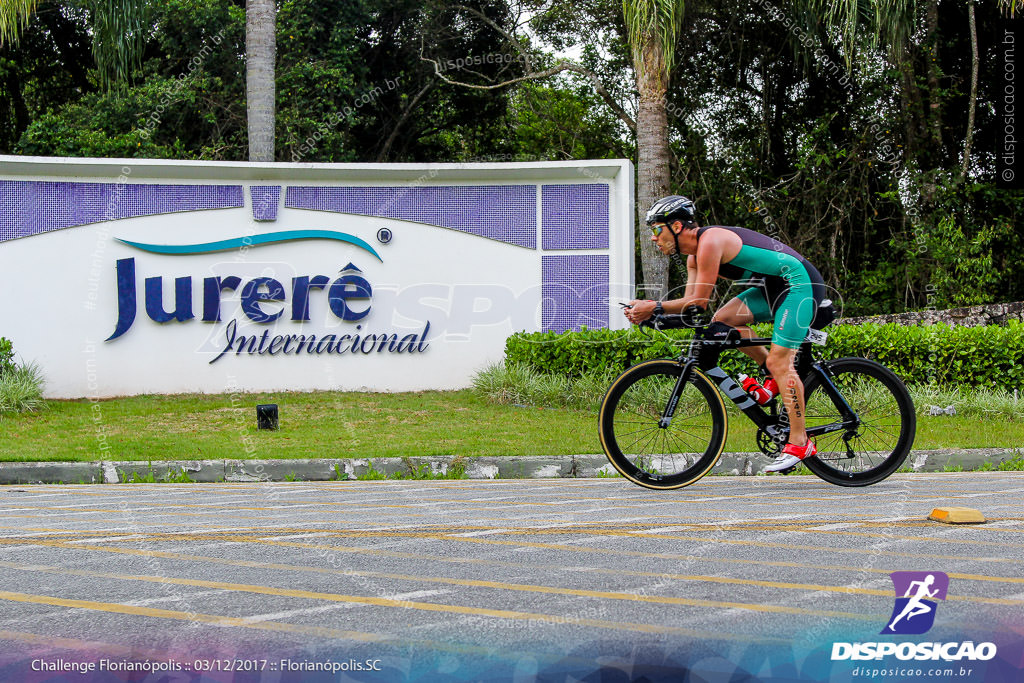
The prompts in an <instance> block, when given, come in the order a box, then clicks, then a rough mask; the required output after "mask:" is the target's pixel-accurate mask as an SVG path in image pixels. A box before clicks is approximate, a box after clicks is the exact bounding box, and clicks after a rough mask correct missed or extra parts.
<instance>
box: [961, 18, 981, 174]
mask: <svg viewBox="0 0 1024 683" xmlns="http://www.w3.org/2000/svg"><path fill="white" fill-rule="evenodd" d="M967 19H968V22H969V25H970V29H971V99H970V100H969V101H968V102H969V104H968V106H969V107H970V109H968V113H967V137H966V138H965V139H964V163H963V166H962V167H961V168H960V180H961V182H962V181H964V180H966V178H967V168H968V166H970V163H971V139H972V138H973V137H974V110H975V109H977V108H978V30H977V27H976V26H975V23H974V0H967Z"/></svg>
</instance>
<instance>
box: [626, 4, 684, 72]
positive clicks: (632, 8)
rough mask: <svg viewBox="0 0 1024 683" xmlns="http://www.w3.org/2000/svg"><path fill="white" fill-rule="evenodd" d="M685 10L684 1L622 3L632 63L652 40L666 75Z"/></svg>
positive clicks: (671, 63)
mask: <svg viewBox="0 0 1024 683" xmlns="http://www.w3.org/2000/svg"><path fill="white" fill-rule="evenodd" d="M685 7H686V2H685V0H622V14H623V16H624V18H625V20H626V31H627V39H628V40H629V44H630V47H631V48H632V50H633V57H634V60H638V59H639V58H640V52H641V51H642V50H643V48H644V46H646V45H648V44H649V43H651V42H652V41H653V42H655V43H657V44H658V45H659V46H660V47H661V52H662V54H663V55H664V57H663V59H664V63H663V65H662V68H664V69H665V71H666V72H669V71H671V70H672V66H673V62H672V60H673V57H674V55H675V44H676V42H677V41H678V40H679V33H680V31H681V30H682V22H683V10H684V9H685Z"/></svg>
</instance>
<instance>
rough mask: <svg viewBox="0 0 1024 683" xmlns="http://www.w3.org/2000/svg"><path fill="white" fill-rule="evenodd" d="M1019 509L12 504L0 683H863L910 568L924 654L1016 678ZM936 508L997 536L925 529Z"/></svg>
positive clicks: (365, 497) (767, 495)
mask: <svg viewBox="0 0 1024 683" xmlns="http://www.w3.org/2000/svg"><path fill="white" fill-rule="evenodd" d="M1022 494H1024V473H1016V472H1006V473H964V474H920V473H918V474H913V475H896V476H893V477H892V478H890V479H889V480H887V481H885V482H882V483H880V484H877V485H875V486H871V487H868V488H864V489H844V488H839V487H835V486H831V485H829V484H826V483H824V482H821V481H820V480H818V479H816V478H814V477H794V476H790V477H771V478H767V477H707V478H705V479H704V480H703V481H702V482H700V483H699V484H697V485H694V486H691V487H689V488H686V489H682V490H679V491H672V492H654V491H647V490H645V489H641V488H638V487H635V486H633V485H631V484H628V483H626V482H624V481H623V480H621V479H590V480H564V479H562V480H520V481H515V480H508V481H502V480H498V481H489V482H488V481H418V482H415V481H408V482H374V481H359V482H324V483H273V484H263V485H253V484H206V485H199V484H189V485H166V484H165V485H160V484H155V485H154V484H148V485H147V484H122V485H107V486H20V487H4V488H0V577H2V582H0V679H5V680H14V679H15V677H17V676H20V675H21V674H22V673H23V672H24V671H25V670H26V669H29V670H31V669H33V668H39V667H43V666H51V665H52V666H64V667H65V668H67V667H70V666H72V664H73V663H76V662H77V664H74V665H75V666H85V665H86V663H88V662H93V664H94V665H95V664H96V663H97V662H99V661H100V660H101V659H103V660H108V664H107V665H105V666H108V667H109V666H122V667H124V666H128V665H129V664H125V663H126V662H128V663H132V662H134V664H130V665H131V666H149V667H154V666H156V667H159V666H166V667H180V668H181V671H180V672H179V673H178V675H179V676H180V680H193V679H197V678H198V674H195V673H194V671H193V670H194V669H198V668H204V667H205V668H211V669H214V672H213V673H211V674H209V675H208V676H207V679H208V680H236V681H237V680H266V681H278V680H312V679H315V678H317V676H315V675H312V674H310V672H309V669H311V668H317V667H320V668H324V667H327V668H330V667H333V668H334V672H333V674H332V676H331V677H330V680H365V679H377V680H398V679H407V680H418V679H423V680H440V679H448V680H477V679H482V678H490V679H494V680H498V679H503V678H514V679H517V680H532V679H533V678H534V677H535V676H536V675H537V674H538V673H539V674H541V677H542V678H547V679H548V680H565V679H566V677H569V678H573V677H575V679H579V678H583V677H584V675H586V674H587V672H588V671H589V672H594V671H597V670H598V669H599V668H602V669H603V670H604V671H605V673H606V674H607V672H608V671H612V670H614V671H615V672H617V673H616V675H617V676H618V678H617V679H616V678H615V677H612V678H609V677H608V676H607V675H604V677H603V679H602V680H630V679H636V678H637V677H638V676H639V675H640V674H641V673H643V674H644V675H648V677H649V678H651V679H657V678H659V676H660V677H662V678H666V679H671V678H673V677H678V674H679V672H680V671H682V669H683V668H690V669H691V670H693V671H697V670H700V671H711V672H719V673H721V674H722V675H725V674H728V673H729V672H733V671H736V670H738V669H743V670H746V671H749V672H752V673H754V674H755V675H760V676H762V677H765V678H767V677H769V676H770V675H776V676H783V677H785V676H787V675H788V676H793V677H799V678H801V679H805V680H811V679H814V678H815V677H818V676H820V677H821V680H825V679H828V678H832V679H833V680H844V679H845V680H850V679H851V677H850V674H849V670H850V669H851V668H852V665H851V664H850V663H849V662H841V663H836V662H830V661H828V659H829V651H830V649H831V646H832V643H833V642H835V641H840V640H841V641H858V640H859V641H864V640H879V639H880V638H879V636H878V633H879V631H880V630H881V629H882V627H884V626H885V624H886V623H887V618H888V617H889V616H890V613H891V612H892V609H893V602H894V589H893V584H892V582H891V580H890V577H889V574H890V572H893V571H897V570H921V571H923V570H928V571H939V572H945V573H947V574H948V575H949V577H950V584H949V596H948V597H947V599H946V600H945V602H944V603H941V604H939V605H938V609H937V611H936V618H935V626H934V627H933V629H932V630H931V632H930V633H929V634H928V636H927V638H929V639H935V640H941V639H949V638H953V639H960V640H963V639H966V638H972V639H974V640H979V639H990V640H993V642H998V643H999V647H1000V659H1005V660H1007V661H1008V662H1009V664H1010V665H1012V666H1020V662H1019V659H1020V657H1021V652H1020V644H1021V643H1022V642H1024V637H1022V627H1021V624H1022V623H1024V578H1022V577H1024V535H1022V532H1024V513H1022V510H1021V505H1022V500H1024V496H1022ZM940 505H958V506H969V507H973V508H977V509H979V510H981V511H982V512H983V513H984V514H985V516H986V517H987V518H988V519H989V521H988V523H986V524H984V525H975V526H952V525H945V524H939V523H936V522H929V521H927V520H926V519H925V518H926V516H927V515H928V513H929V512H930V511H931V510H932V508H933V507H936V506H940ZM918 639H919V640H920V637H918ZM1015 657H1016V658H1017V659H1014V658H1015ZM239 660H240V661H239ZM264 660H265V661H264ZM39 662H43V664H40V663H39ZM53 662H63V664H56V665H54V664H52V663H53ZM139 662H149V664H139ZM161 662H163V664H160V663H161ZM172 662H173V664H172ZM252 662H255V663H252ZM360 666H362V667H363V668H364V669H366V670H364V671H357V670H356V669H358V667H360ZM844 666H845V669H843V668H842V667H844ZM254 667H255V668H256V669H258V671H254V672H246V671H245V669H249V668H254ZM829 667H831V668H829ZM836 667H839V668H836ZM217 669H236V670H237V671H235V672H233V673H232V672H226V671H219V672H218V671H216V670H217ZM51 670H52V669H51ZM239 671H240V672H241V673H240V672H239ZM320 677H321V679H323V680H327V679H328V677H327V674H322V675H321V676H320ZM339 677H340V678H339ZM727 678H728V676H726V679H727ZM712 679H713V676H712V677H711V678H709V677H708V676H704V680H712ZM37 680H44V678H38V679H37ZM66 680H83V679H82V678H75V677H74V675H72V674H67V677H66ZM93 680H106V679H105V678H102V677H100V678H95V679H93ZM135 680H141V678H136V679H135ZM152 680H156V679H152ZM595 680H596V679H595ZM691 680H700V679H698V678H691ZM929 680H945V679H942V678H931V679H929ZM949 680H981V679H976V678H975V679H972V678H971V677H970V676H968V677H967V678H963V677H960V678H957V677H955V676H954V677H953V678H951V679H949ZM990 680H991V677H990Z"/></svg>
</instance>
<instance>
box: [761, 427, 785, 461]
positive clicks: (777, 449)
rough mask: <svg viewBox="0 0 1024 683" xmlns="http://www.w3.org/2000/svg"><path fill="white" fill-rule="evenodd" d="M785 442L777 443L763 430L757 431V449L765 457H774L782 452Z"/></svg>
mask: <svg viewBox="0 0 1024 683" xmlns="http://www.w3.org/2000/svg"><path fill="white" fill-rule="evenodd" d="M784 443H785V442H783V443H779V442H778V441H776V440H775V439H774V438H772V436H771V435H770V434H768V432H766V431H764V430H763V429H758V430H757V447H758V448H759V449H761V452H762V453H764V454H765V455H767V456H771V457H773V458H774V457H775V456H777V455H778V454H779V453H781V452H782V447H783V445H784Z"/></svg>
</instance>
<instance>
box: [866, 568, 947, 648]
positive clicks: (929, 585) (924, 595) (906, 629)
mask: <svg viewBox="0 0 1024 683" xmlns="http://www.w3.org/2000/svg"><path fill="white" fill-rule="evenodd" d="M889 576H890V577H891V578H892V584H893V586H894V587H895V589H896V605H895V606H894V607H893V608H892V615H891V616H890V617H889V623H888V624H887V625H886V627H885V628H883V629H882V631H881V634H882V635H890V634H899V635H919V634H921V633H927V632H928V629H930V628H931V627H932V624H934V623H935V607H936V605H937V603H936V602H935V601H936V600H945V599H946V591H948V590H949V577H948V576H946V575H945V574H944V573H942V572H893V573H891V574H890V575H889ZM900 596H902V597H900Z"/></svg>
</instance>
